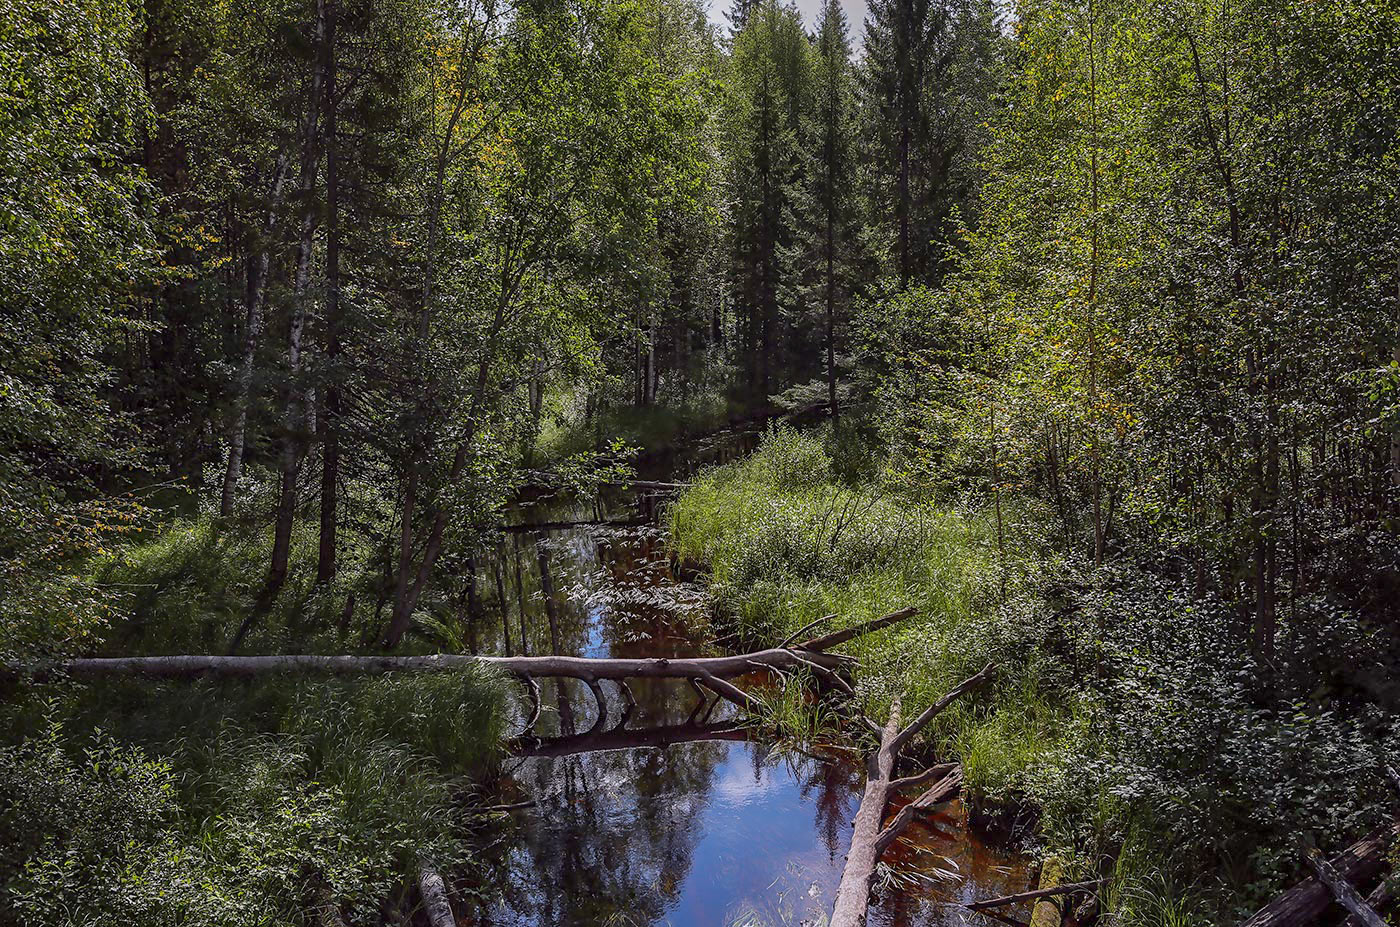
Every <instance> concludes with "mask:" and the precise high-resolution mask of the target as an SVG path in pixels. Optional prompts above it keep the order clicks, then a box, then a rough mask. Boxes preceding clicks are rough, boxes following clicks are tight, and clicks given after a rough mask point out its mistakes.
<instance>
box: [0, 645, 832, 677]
mask: <svg viewBox="0 0 1400 927" xmlns="http://www.w3.org/2000/svg"><path fill="white" fill-rule="evenodd" d="M799 654H800V657H799ZM804 660H805V661H810V662H815V663H817V664H818V665H821V666H823V667H824V668H827V669H835V668H837V667H839V666H841V665H842V661H841V659H840V658H839V657H838V656H836V655H835V654H824V653H820V652H818V651H805V650H800V651H799V653H796V654H795V653H793V652H792V651H791V650H778V649H770V650H759V651H755V652H754V653H745V654H736V655H734V656H727V657H677V658H672V659H665V658H645V659H629V658H594V657H565V656H537V657H524V656H522V657H492V656H471V655H469V654H460V653H433V654H423V655H421V656H401V657H396V656H349V655H339V654H327V655H322V654H283V655H276V656H246V657H245V656H213V655H178V656H168V657H80V658H77V659H72V660H58V661H53V662H48V663H35V664H14V663H10V664H6V665H5V672H6V673H7V674H8V675H11V676H20V677H24V676H27V677H30V678H35V679H43V678H49V677H52V676H56V675H69V676H74V677H78V678H103V677H112V676H144V677H149V678H154V679H194V678H197V677H211V678H226V679H247V678H252V677H257V676H273V675H279V674H281V675H286V674H294V673H300V674H304V675H321V676H372V675H378V674H382V673H451V672H461V671H463V670H466V669H470V668H471V667H474V666H486V667H494V668H496V669H499V670H503V671H505V672H508V673H518V674H520V675H522V676H527V677H540V676H543V677H550V678H554V677H562V678H566V679H582V680H588V679H594V680H597V679H619V680H621V679H640V678H646V679H696V680H699V681H700V682H701V683H702V684H703V683H704V681H705V678H706V677H707V676H712V677H715V678H719V679H725V678H733V677H736V676H744V675H747V674H749V673H752V672H754V669H755V664H758V665H760V666H767V667H770V668H772V669H795V668H797V667H799V666H802V665H803V664H804Z"/></svg>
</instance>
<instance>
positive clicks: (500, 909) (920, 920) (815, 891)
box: [477, 498, 1028, 927]
mask: <svg viewBox="0 0 1400 927" xmlns="http://www.w3.org/2000/svg"><path fill="white" fill-rule="evenodd" d="M635 505H637V506H639V508H638V507H632V508H630V509H629V508H628V507H626V506H624V507H623V508H621V509H616V508H615V509H613V510H612V511H610V512H609V513H608V514H609V515H610V516H611V517H612V518H613V519H622V518H636V517H637V516H638V515H639V514H641V513H654V512H655V511H656V504H655V500H654V499H650V500H649V499H645V498H644V499H642V500H641V501H640V503H635ZM584 514H588V513H580V512H567V511H562V510H560V509H559V508H557V507H555V506H553V505H550V504H541V505H537V506H534V507H526V508H525V509H523V510H522V511H521V512H520V513H519V518H520V520H521V521H526V522H539V521H561V520H565V519H567V518H570V517H573V518H577V517H580V516H582V515H584ZM594 514H596V513H594ZM485 575H486V576H487V586H488V588H487V589H485V590H483V599H484V603H483V604H484V605H485V606H486V608H487V611H488V613H489V612H490V611H491V609H492V606H493V603H494V604H495V606H496V611H495V620H494V624H495V627H494V628H493V629H491V630H489V631H483V632H480V635H481V636H480V646H481V648H482V650H483V651H484V652H498V653H499V652H504V645H505V640H504V632H503V630H502V624H505V625H507V626H509V628H510V636H511V638H512V644H511V646H512V649H513V650H514V652H516V653H519V652H520V650H521V641H522V637H523V640H524V645H525V649H526V650H527V651H528V652H529V653H532V654H539V653H550V652H558V653H568V654H577V655H583V656H619V657H655V656H679V655H690V654H698V653H714V652H717V648H716V647H715V646H714V645H713V644H712V643H711V642H710V641H711V638H712V637H713V631H712V629H711V628H710V625H709V621H708V617H707V615H708V609H707V602H706V597H705V594H704V591H703V589H702V588H700V587H699V586H697V585H694V584H691V583H687V582H684V581H682V580H680V579H678V578H677V577H676V576H675V575H674V573H673V571H672V569H671V565H670V561H669V557H668V554H667V550H666V544H665V536H664V532H663V530H662V529H661V528H660V527H657V526H656V525H655V524H650V525H643V526H639V527H575V528H569V529H563V530H550V531H541V532H517V533H512V534H510V535H507V537H506V540H505V546H504V549H503V551H502V552H501V555H500V556H499V557H498V558H497V559H496V561H495V562H494V563H492V564H490V565H488V567H487V573H486V574H485ZM551 590H552V594H548V591H551ZM501 599H504V602H505V605H506V608H505V612H504V614H502V612H501V610H500V607H499V604H500V601H501ZM522 606H523V609H522ZM522 628H523V633H522ZM603 685H604V687H605V693H606V699H607V702H608V707H607V714H606V716H605V717H604V718H602V719H600V718H599V717H598V712H597V709H596V707H595V702H594V699H593V696H592V695H591V694H590V693H589V691H588V689H587V688H586V687H584V686H582V685H578V686H575V684H574V683H572V682H570V683H568V684H561V685H558V686H555V685H552V684H547V685H545V686H544V693H543V695H544V697H543V705H544V711H543V713H542V716H541V718H540V721H539V723H538V724H537V725H536V730H535V733H536V735H538V736H537V738H535V739H532V740H527V741H523V742H522V743H521V745H520V747H519V756H518V758H516V759H513V760H512V761H510V762H509V763H508V764H507V766H506V772H505V775H504V777H503V781H502V783H501V788H502V792H503V794H504V795H506V796H507V797H509V798H512V799H517V800H523V799H532V800H534V801H535V802H536V806H535V807H534V808H533V809H530V810H526V811H520V812H514V813H513V818H514V821H513V824H512V825H510V827H511V829H510V830H507V831H506V832H505V833H503V834H502V835H501V838H500V843H499V846H500V848H501V849H500V850H499V852H498V853H497V854H496V858H495V860H494V863H495V866H496V886H495V889H496V890H499V891H501V896H502V897H501V900H499V901H498V902H497V903H494V904H492V905H491V906H490V907H489V908H488V909H487V910H485V911H484V912H483V913H482V914H481V915H480V917H479V920H478V921H477V923H480V924H482V925H491V927H564V925H594V924H598V925H675V927H682V925H686V927H689V925H697V927H698V925H704V927H749V925H752V927H759V925H786V924H792V925H798V924H802V925H808V924H810V925H818V924H824V923H825V922H826V919H827V916H828V914H829V912H830V909H831V904H832V900H833V898H834V896H835V891H836V886H837V884H838V882H839V881H840V877H841V870H842V866H843V864H844V855H845V852H846V848H847V846H848V844H849V841H850V836H851V821H852V819H853V818H854V816H855V811H856V807H857V804H858V803H859V800H860V793H861V790H862V788H863V786H864V774H863V772H862V770H861V767H860V765H859V763H858V762H857V760H858V758H857V757H855V756H853V755H850V754H849V753H843V752H840V751H833V750H831V749H819V748H814V749H812V750H810V751H808V750H787V751H784V752H781V753H779V752H775V751H773V750H770V749H768V748H766V747H765V746H764V745H763V744H761V743H756V742H752V741H750V740H749V739H747V732H746V731H745V730H744V729H743V728H741V727H738V726H736V725H735V724H734V723H733V720H734V719H733V716H732V712H731V709H730V708H729V706H728V705H727V704H723V705H720V706H717V707H715V708H714V709H713V710H711V709H710V707H709V705H708V703H706V702H703V701H702V700H701V699H700V697H699V696H698V695H697V693H696V692H695V691H694V690H693V689H692V688H691V687H690V686H689V685H687V684H686V683H684V682H679V683H678V682H673V681H662V680H655V681H639V682H637V683H633V685H632V690H633V692H634V693H635V696H636V702H637V705H636V707H635V709H634V710H632V711H630V712H626V713H624V701H623V698H622V696H621V694H620V692H619V690H617V689H616V688H614V687H613V686H612V685H611V684H610V683H607V682H605V683H603ZM561 696H562V697H561ZM524 701H525V700H524V699H522V700H521V702H522V704H523V703H524ZM886 862H887V863H890V864H891V866H890V870H891V873H892V877H893V878H894V879H895V880H897V884H891V885H887V886H885V887H884V888H883V889H881V890H879V891H877V892H876V895H875V898H876V902H875V905H874V907H873V908H872V913H871V917H870V923H871V924H872V925H879V927H894V925H954V924H965V923H966V924H971V923H974V922H979V921H980V922H981V923H984V924H989V923H990V922H989V921H985V920H982V919H981V918H979V916H978V915H975V914H970V913H968V912H966V911H965V910H963V909H961V908H960V907H958V906H957V905H956V903H957V902H963V901H967V900H971V899H973V898H977V897H987V896H990V895H998V894H1004V893H1008V892H1013V891H1020V890H1023V889H1025V888H1026V887H1027V879H1028V872H1027V868H1028V867H1027V864H1026V862H1025V861H1024V860H1023V859H1021V858H1018V857H1017V856H1015V855H1014V854H1010V853H1007V852H1004V851H1001V850H998V849H996V848H994V847H991V846H989V845H987V844H986V843H984V842H983V841H982V840H980V839H979V838H978V837H977V835H976V834H974V833H972V832H971V831H970V830H969V828H968V827H967V826H966V821H965V812H964V809H963V808H962V807H961V805H960V804H958V803H954V804H953V805H952V806H950V807H948V808H946V809H945V810H942V811H940V812H938V813H936V814H933V815H930V816H928V817H927V818H926V819H925V820H923V821H922V822H916V823H915V824H914V825H912V826H911V827H910V829H909V830H908V831H907V832H906V837H905V839H904V840H903V841H902V843H901V844H900V845H898V846H897V847H896V848H895V849H894V850H892V851H891V852H890V853H888V854H886Z"/></svg>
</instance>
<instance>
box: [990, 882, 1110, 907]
mask: <svg viewBox="0 0 1400 927" xmlns="http://www.w3.org/2000/svg"><path fill="white" fill-rule="evenodd" d="M1101 884H1103V883H1102V882H1101V881H1100V880H1098V879H1095V880H1093V881H1092V882H1070V883H1068V884H1065V885H1056V886H1054V887H1053V888H1037V889H1035V890H1033V891H1029V892H1017V893H1016V894H1014V895H999V896H997V897H996V898H984V899H983V900H981V901H973V902H970V903H968V904H966V905H963V907H965V908H967V909H968V910H969V911H985V910H987V909H988V908H1000V907H1003V906H1004V905H1008V904H1016V903H1017V902H1021V901H1035V900H1036V899H1037V898H1050V897H1053V896H1055V895H1069V894H1072V893H1074V892H1092V891H1094V890H1095V889H1097V888H1098V887H1099V886H1100V885H1101Z"/></svg>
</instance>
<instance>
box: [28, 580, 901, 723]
mask: <svg viewBox="0 0 1400 927" xmlns="http://www.w3.org/2000/svg"><path fill="white" fill-rule="evenodd" d="M917 612H918V610H917V609H913V608H906V609H901V610H900V611H897V612H892V613H891V614H888V615H885V616H883V617H880V618H876V619H873V620H871V621H866V622H862V623H861V624H858V625H855V626H854V627H851V628H848V629H846V630H844V631H837V632H835V633H832V634H826V635H823V636H821V637H817V638H813V639H812V640H809V641H805V642H804V643H801V644H797V645H794V646H784V647H770V648H768V649H766V650H758V651H754V652H753V653H741V654H734V655H731V656H723V657H676V658H670V659H667V658H648V659H626V658H594V657H567V656H534V657H531V656H518V657H517V656H507V657H495V656H474V655H468V654H457V653H434V654H424V655H421V656H388V655H383V656H381V655H373V656H351V655H344V654H283V655H271V656H213V655H207V654H199V655H195V654H182V655H175V656H158V657H84V658H77V659H72V660H56V661H50V662H46V663H32V664H21V663H6V664H0V677H4V676H10V677H15V678H30V679H45V678H49V677H53V676H60V675H67V676H72V677H75V678H79V679H92V678H108V677H120V676H136V677H146V678H154V679H195V678H202V677H209V678H228V679H247V678H256V677H260V676H272V675H279V674H281V675H285V674H294V673H296V674H303V675H325V676H365V675H378V674H383V673H448V672H461V671H463V670H466V669H469V668H471V667H474V666H486V667H493V668H495V669H498V670H501V671H503V672H507V673H513V674H515V675H516V676H518V677H520V678H521V679H524V680H525V681H526V684H527V685H528V686H529V687H530V691H531V697H532V701H533V702H534V704H535V717H538V714H539V703H538V691H537V689H536V687H535V686H534V684H533V680H534V679H536V678H538V677H547V678H555V679H580V680H583V681H584V682H585V683H587V684H588V687H589V688H590V689H591V690H592V692H593V695H594V697H595V698H596V699H597V702H598V709H599V711H598V720H597V721H596V722H595V724H594V727H595V729H599V730H600V729H601V727H602V724H603V720H604V712H605V703H604V700H603V697H602V691H601V690H600V689H599V687H598V680H600V679H611V680H614V681H616V682H618V683H621V684H622V685H623V686H624V687H625V685H626V681H627V680H629V679H688V680H690V681H691V682H692V683H694V684H696V685H699V686H704V687H705V688H706V689H709V690H710V691H711V692H713V693H715V694H716V695H718V696H721V697H722V698H725V699H727V700H729V701H731V702H733V703H734V704H736V705H739V706H740V707H742V708H745V709H747V710H753V709H755V708H756V707H758V703H757V702H756V701H755V700H754V699H753V698H752V697H751V696H750V695H749V694H748V693H746V692H744V690H742V689H740V688H739V687H738V686H736V685H734V684H733V683H732V682H729V681H728V680H730V679H734V678H737V677H741V676H747V675H750V674H752V673H755V672H760V671H763V670H765V669H766V670H792V669H798V668H806V669H809V670H813V671H815V672H817V673H818V674H819V675H821V676H822V677H824V678H826V679H827V680H829V681H831V682H833V683H834V684H837V685H838V687H842V685H841V684H842V683H843V682H844V681H843V680H841V679H840V678H839V677H838V676H837V675H836V670H838V669H840V668H841V667H843V666H846V665H848V664H850V663H851V662H853V661H852V658H850V657H847V656H843V655H841V654H834V653H827V652H826V651H828V650H829V649H830V648H832V647H835V646H837V645H839V644H844V643H846V642H847V641H849V640H852V639H854V638H856V637H859V636H861V635H863V634H869V633H870V632H872V631H876V630H879V629H880V628H885V627H888V626H890V625H892V624H896V623H898V622H900V621H904V620H905V619H907V618H910V617H912V616H913V615H915V614H917ZM844 689H845V690H846V691H849V690H850V687H849V685H846V686H844ZM624 695H627V696H629V700H630V693H626V692H624ZM531 726H533V724H532V725H531ZM527 729H528V728H527Z"/></svg>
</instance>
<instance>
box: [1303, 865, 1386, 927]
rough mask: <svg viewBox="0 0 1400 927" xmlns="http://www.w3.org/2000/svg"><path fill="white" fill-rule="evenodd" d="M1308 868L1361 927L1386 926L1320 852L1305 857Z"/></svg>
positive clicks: (1354, 887) (1353, 886)
mask: <svg viewBox="0 0 1400 927" xmlns="http://www.w3.org/2000/svg"><path fill="white" fill-rule="evenodd" d="M1307 861H1308V868H1309V869H1311V870H1312V871H1313V875H1314V876H1316V877H1317V880H1318V881H1319V882H1321V883H1322V884H1323V885H1326V886H1327V890H1328V891H1330V892H1331V893H1332V897H1333V898H1335V899H1337V904H1339V905H1341V906H1342V907H1344V908H1346V909H1347V911H1349V912H1351V916H1352V917H1354V918H1356V920H1357V922H1358V923H1359V924H1362V925H1363V927H1386V925H1385V921H1383V920H1381V916H1380V915H1379V914H1377V913H1376V912H1375V910H1374V909H1373V908H1372V907H1371V906H1370V905H1368V904H1367V903H1366V899H1365V898H1362V897H1361V893H1360V892H1358V891H1357V890H1356V886H1355V885H1352V884H1351V883H1350V882H1348V881H1347V880H1346V879H1344V878H1342V876H1341V874H1340V873H1338V872H1337V870H1335V869H1333V868H1332V864H1331V863H1329V862H1327V860H1325V859H1323V858H1322V854H1321V853H1319V852H1318V851H1317V850H1313V851H1312V852H1310V853H1309V854H1308V857H1307Z"/></svg>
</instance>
